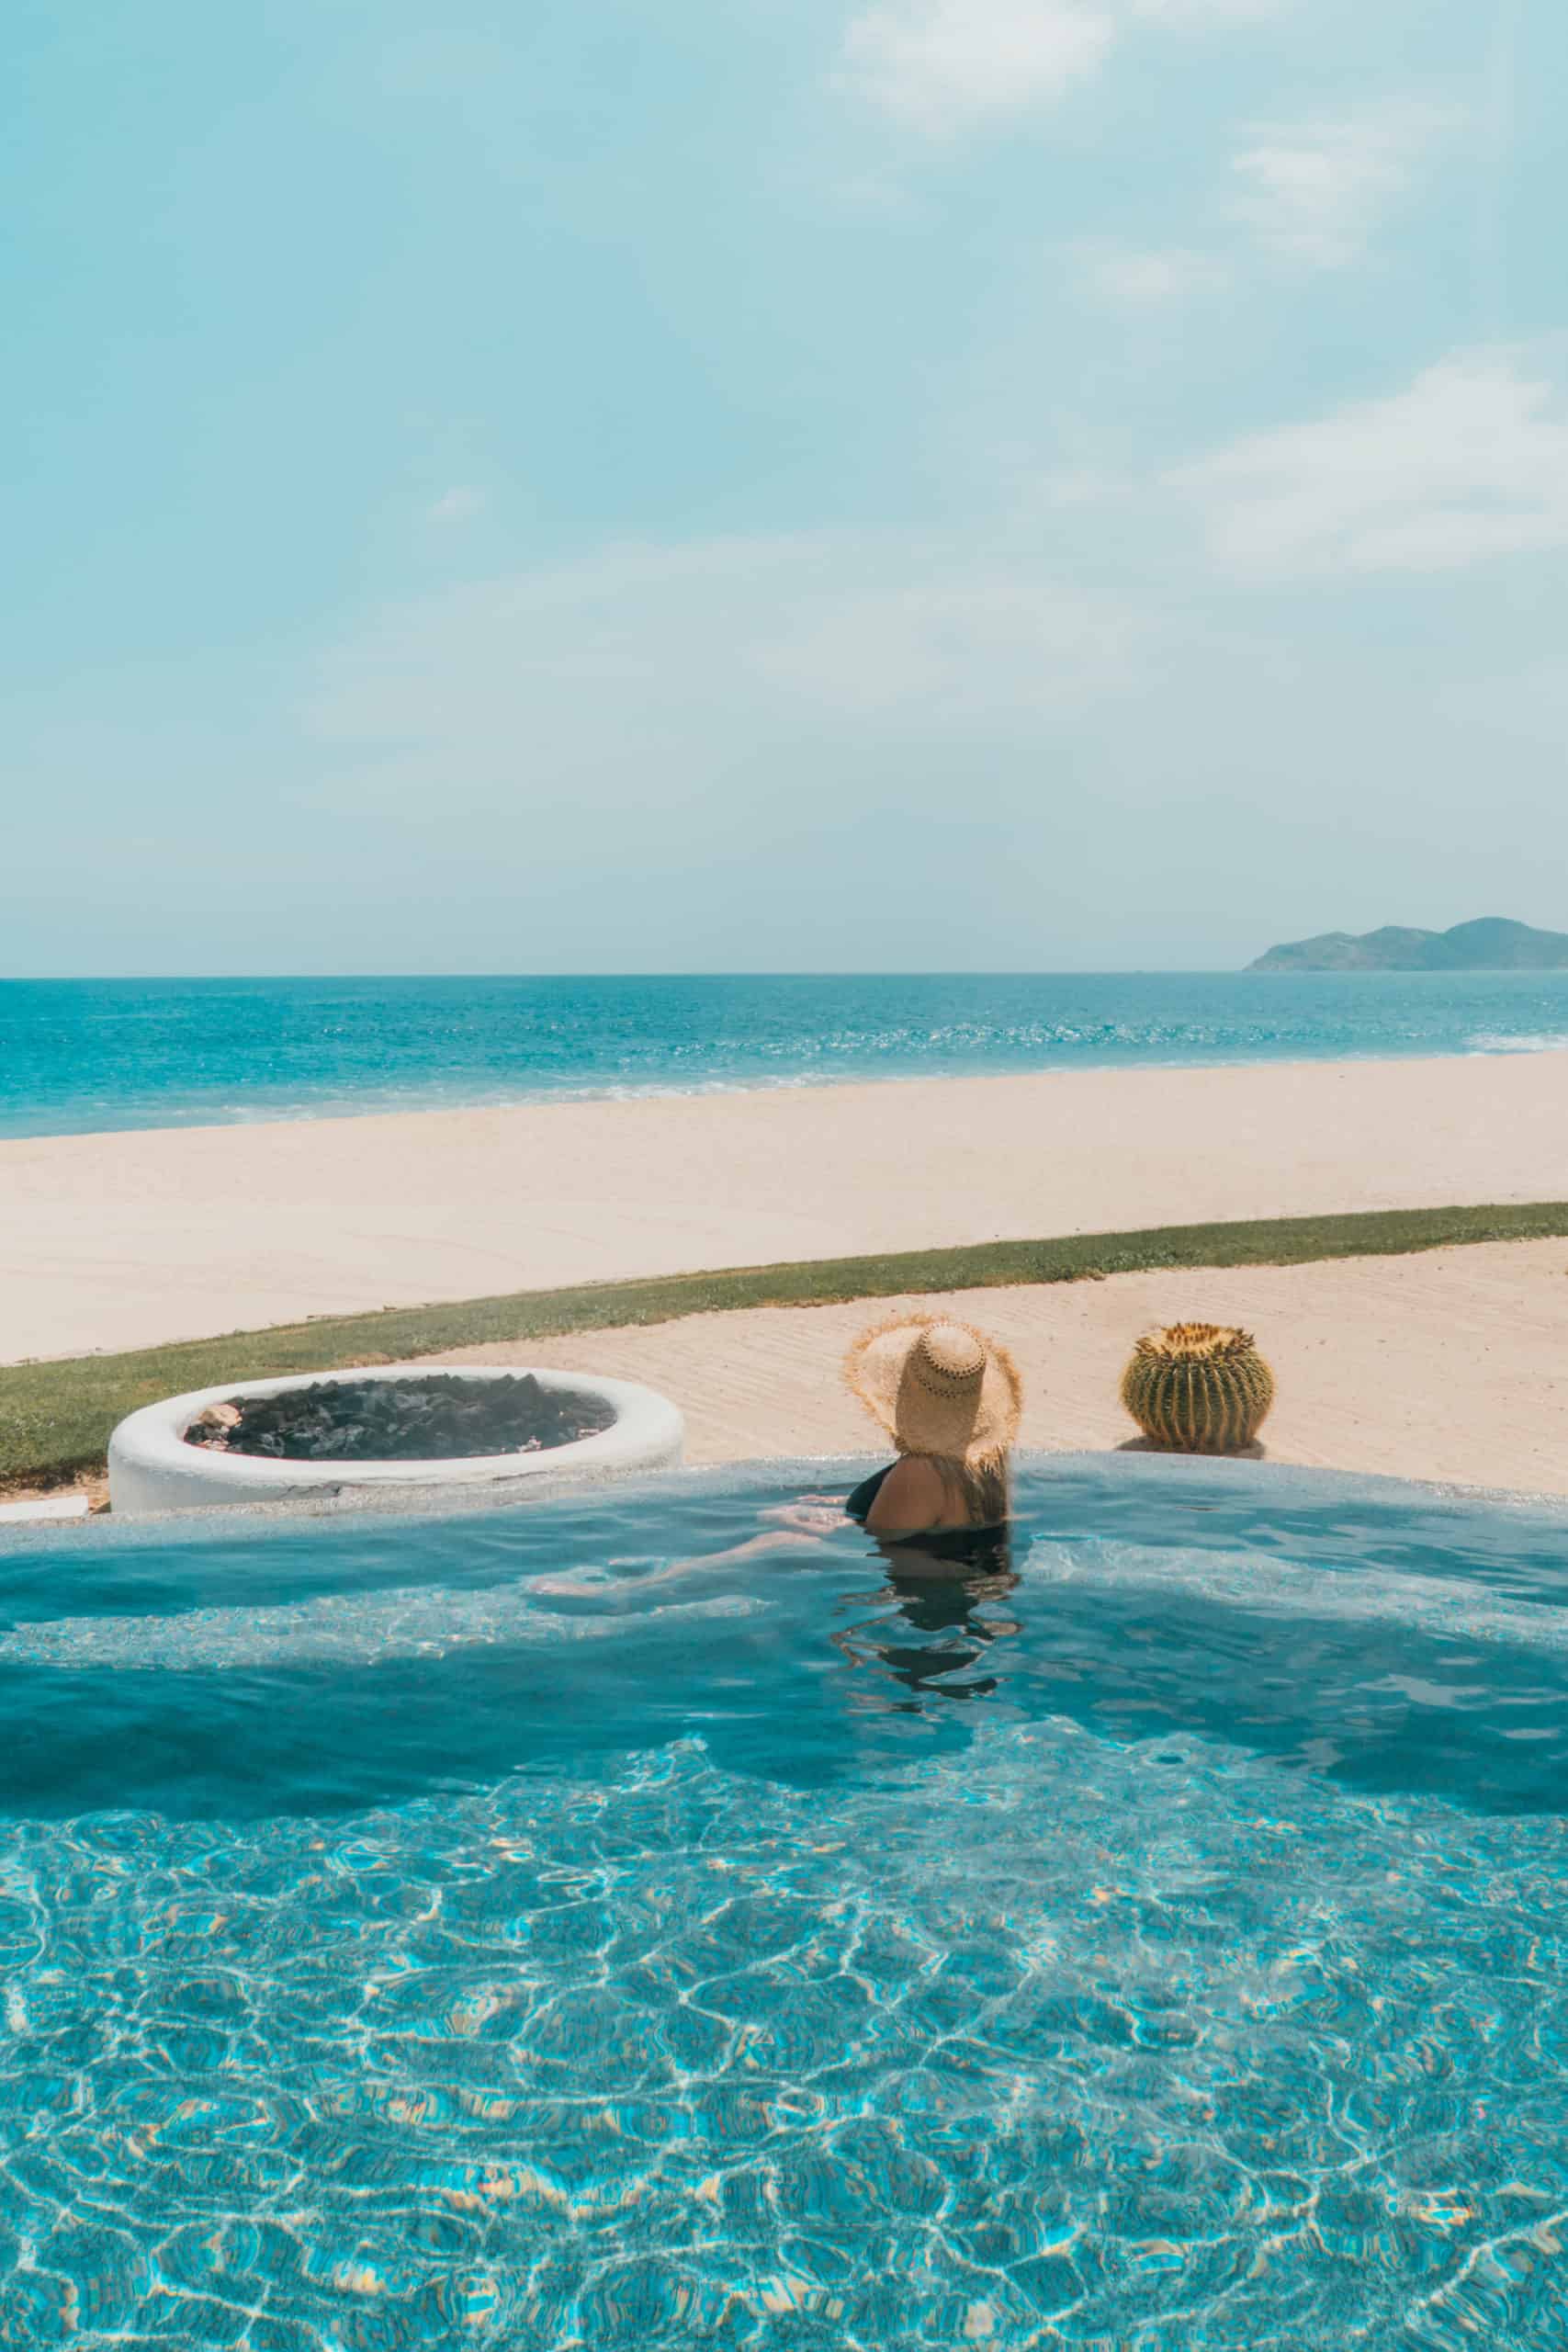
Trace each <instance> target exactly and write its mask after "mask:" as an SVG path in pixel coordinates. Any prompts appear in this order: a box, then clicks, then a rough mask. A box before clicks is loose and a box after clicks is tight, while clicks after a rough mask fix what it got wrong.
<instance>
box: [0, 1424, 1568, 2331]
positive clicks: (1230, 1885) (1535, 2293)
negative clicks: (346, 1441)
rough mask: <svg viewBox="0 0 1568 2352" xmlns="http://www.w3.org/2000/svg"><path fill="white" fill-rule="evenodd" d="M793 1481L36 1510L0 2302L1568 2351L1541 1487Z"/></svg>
mask: <svg viewBox="0 0 1568 2352" xmlns="http://www.w3.org/2000/svg"><path fill="white" fill-rule="evenodd" d="M809 1475H810V1478H811V1482H812V1483H813V1484H816V1483H821V1484H823V1485H824V1486H828V1487H830V1486H831V1485H832V1484H833V1480H832V1477H831V1474H824V1473H822V1472H821V1471H820V1469H815V1470H813V1471H812V1472H811V1473H810V1474H809ZM802 1483H803V1479H802V1478H796V1479H793V1480H784V1479H779V1478H775V1479H774V1480H773V1482H771V1483H770V1484H768V1485H762V1484H759V1483H758V1482H755V1481H752V1482H746V1481H734V1482H715V1481H694V1482H683V1483H682V1484H681V1485H679V1486H677V1487H671V1488H669V1489H666V1490H665V1491H664V1493H663V1494H662V1495H660V1497H658V1498H652V1497H650V1496H649V1494H646V1493H645V1494H643V1495H640V1496H637V1497H626V1498H604V1499H596V1500H593V1501H591V1502H589V1503H583V1504H571V1503H562V1504H551V1505H547V1506H544V1507H543V1508H541V1509H539V1510H533V1511H528V1512H521V1511H519V1512H508V1513H506V1514H503V1515H487V1516H486V1517H484V1518H481V1519H468V1520H459V1521H453V1520H440V1519H431V1520H427V1521H416V1522H412V1523H411V1524H406V1525H405V1524H401V1523H398V1524H389V1523H388V1522H385V1521H360V1520H357V1519H355V1520H352V1521H340V1522H324V1523H320V1524H307V1525H303V1526H297V1527H294V1526H290V1527H284V1526H271V1527H263V1528H260V1529H247V1530H240V1531H223V1532H219V1533H212V1532H205V1531H200V1532H185V1533H182V1534H180V1535H179V1536H178V1537H177V1538H175V1539H171V1538H169V1537H167V1536H164V1535H163V1534H161V1533H158V1532H149V1533H148V1534H147V1535H146V1536H144V1537H141V1538H139V1539H138V1540H137V1541H135V1542H127V1541H124V1540H118V1541H116V1542H113V1543H110V1544H98V1545H94V1544H91V1543H89V1542H88V1541H86V1540H83V1541H81V1542H79V1543H78V1542H76V1541H75V1540H74V1539H73V1540H71V1541H69V1542H67V1543H63V1544H62V1543H61V1542H59V1541H55V1542H52V1543H50V1544H47V1545H45V1544H39V1545H38V1546H37V1547H36V1549H35V1550H34V1551H33V1552H31V1553H28V1552H27V1551H25V1550H22V1549H19V1548H17V1547H15V1546H13V1547H12V1548H11V1549H9V1550H7V1551H4V1552H0V1589H3V1590H4V1593H5V1618H4V1622H5V1623H6V1625H7V1626H8V1627H9V1628H11V1629H12V1630H11V1631H10V1632H9V1633H8V1634H7V1635H6V1637H5V1638H4V1639H3V1640H0V1678H3V1679H0V1734H3V1735H4V1736H3V1739H0V1776H3V1781H0V1785H3V1787H4V1789H5V1792H6V1799H7V1804H8V1810H9V1812H10V1814H11V1815H12V1819H11V1822H10V1826H9V1827H8V1829H7V1830H6V1833H5V1835H4V1838H3V1840H0V1854H3V1857H4V1860H3V1868H0V1971H3V1976H4V1990H5V2005H6V2006H5V2034H4V2039H3V2041H0V2343H15V2344H23V2345H29V2346H31V2345H51V2344H55V2343H62V2344H70V2345H73V2346H93V2347H96V2346H107V2345H109V2344H111V2343H112V2344H114V2345H116V2346H124V2345H128V2344H129V2345H132V2346H136V2345H141V2344H143V2343H145V2344H154V2343H157V2344H165V2345H166V2344H175V2345H178V2346H197V2347H205V2346H220V2345H222V2346H230V2345H232V2346H254V2347H256V2352H273V2347H277V2348H278V2352H285V2348H286V2352H295V2347H301V2348H303V2347H309V2348H310V2352H321V2348H322V2347H331V2348H332V2352H339V2347H341V2348H342V2352H349V2347H362V2346H363V2347H367V2352H368V2348H369V2347H378V2352H379V2347H392V2346H427V2345H428V2346H446V2345H457V2344H467V2343H474V2344H479V2345H484V2344H491V2345H505V2346H520V2347H521V2346H529V2347H532V2346H539V2347H552V2352H553V2347H557V2346H561V2347H564V2346H583V2347H585V2352H598V2348H599V2347H619V2346H682V2347H685V2346H699V2345H706V2344H708V2343H716V2344H720V2345H723V2344H735V2345H759V2346H790V2347H795V2346H813V2347H815V2346H822V2347H827V2346H835V2347H837V2346H865V2347H868V2352H872V2348H873V2347H874V2352H903V2347H906V2346H908V2347H914V2346H920V2347H926V2346H963V2345H967V2344H979V2345H992V2346H1024V2345H1041V2346H1055V2345H1068V2346H1077V2347H1091V2346H1092V2347H1099V2348H1100V2352H1112V2348H1114V2352H1123V2347H1136V2348H1137V2352H1156V2347H1157V2352H1221V2347H1224V2352H1232V2347H1237V2352H1239V2347H1242V2346H1246V2347H1248V2352H1265V2347H1269V2352H1272V2348H1273V2347H1278V2352H1316V2348H1317V2347H1319V2346H1322V2347H1325V2352H1326V2347H1336V2352H1337V2347H1341V2346H1377V2347H1390V2348H1391V2352H1392V2347H1401V2352H1403V2347H1405V2346H1411V2347H1414V2346H1454V2347H1458V2346H1466V2347H1471V2346H1500V2347H1501V2346H1506V2347H1509V2352H1514V2347H1523V2348H1524V2352H1535V2348H1536V2347H1540V2352H1545V2347H1547V2346H1551V2347H1554V2352H1555V2347H1557V2346H1560V2345H1561V2344H1562V2340H1563V2337H1564V2333H1565V2324H1564V2323H1565V2319H1568V2288H1565V2285H1564V2279H1565V2278H1568V2251H1565V2250H1564V2242H1563V2233H1564V2232H1565V2231H1568V2087H1565V2085H1568V2075H1565V2074H1564V2062H1565V2060H1568V1972H1565V1969H1564V1964H1563V1963H1564V1951H1563V1941H1564V1938H1563V1932H1562V1927H1561V1924H1560V1923H1561V1921H1562V1918H1563V1917H1564V1916H1565V1905H1564V1898H1565V1895H1568V1851H1565V1850H1564V1847H1563V1839H1562V1826H1561V1823H1560V1821H1559V1820H1558V1818H1557V1817H1556V1815H1555V1814H1554V1812H1553V1811H1552V1809H1551V1808H1552V1807H1553V1806H1555V1805H1556V1804H1560V1803H1561V1791H1562V1787H1563V1786H1564V1785H1565V1783H1564V1780H1563V1764H1564V1755H1563V1749H1564V1746H1565V1745H1568V1714H1565V1712H1564V1707H1563V1697H1564V1681H1565V1668H1568V1642H1565V1639H1564V1636H1565V1634H1568V1618H1565V1617H1564V1614H1563V1611H1562V1590H1563V1589H1564V1577H1563V1564H1564V1556H1565V1544H1564V1527H1563V1524H1562V1521H1559V1520H1556V1519H1554V1518H1551V1517H1547V1516H1540V1517H1537V1516H1534V1515H1532V1514H1530V1513H1529V1512H1528V1511H1517V1510H1502V1509H1469V1508H1465V1507H1462V1506H1459V1507H1450V1506H1445V1505H1443V1504H1441V1503H1439V1502H1437V1501H1434V1500H1432V1499H1431V1498H1424V1497H1420V1496H1416V1495H1412V1494H1409V1493H1406V1492H1404V1491H1403V1490H1399V1489H1386V1488H1381V1489H1380V1488H1377V1487H1372V1486H1371V1485H1367V1486H1359V1487H1351V1486H1349V1485H1348V1484H1346V1483H1343V1482H1332V1483H1331V1482H1326V1481H1325V1482H1321V1483H1320V1482H1314V1481H1313V1480H1311V1479H1309V1478H1306V1477H1296V1476H1291V1475H1289V1474H1275V1476H1273V1477H1272V1478H1270V1477H1269V1474H1267V1473H1257V1472H1250V1471H1241V1472H1236V1471H1235V1470H1233V1469H1230V1468H1228V1467H1227V1468H1225V1469H1224V1470H1201V1469H1198V1468H1196V1467H1195V1466H1193V1465H1187V1464H1182V1465H1171V1466H1170V1467H1166V1466H1164V1465H1157V1464H1137V1463H1134V1464H1118V1465H1115V1466H1114V1467H1104V1468H1102V1467H1099V1466H1091V1465H1082V1464H1079V1465H1066V1466H1061V1467H1057V1468H1055V1469H1042V1470H1040V1471H1037V1472H1036V1473H1034V1474H1033V1475H1032V1476H1031V1477H1030V1478H1029V1479H1028V1480H1027V1481H1026V1484H1025V1488H1024V1493H1023V1498H1022V1499H1023V1503H1024V1518H1025V1522H1026V1526H1027V1528H1028V1529H1029V1530H1031V1531H1032V1533H1033V1537H1034V1540H1033V1542H1032V1545H1031V1546H1030V1547H1029V1549H1028V1551H1027V1554H1026V1555H1024V1556H1021V1558H1020V1559H1019V1561H1018V1563H1017V1572H1018V1581H1017V1583H1016V1584H1015V1585H1013V1586H1011V1587H1010V1588H1008V1587H1006V1586H1005V1585H1004V1584H1002V1583H1001V1582H999V1581H998V1582H997V1583H994V1584H992V1585H990V1586H988V1587H987V1589H984V1590H982V1591H980V1592H978V1593H970V1594H964V1593H962V1592H958V1591H955V1590H954V1589H953V1588H951V1587H949V1586H944V1585H942V1584H940V1583H933V1582H927V1583H925V1584H923V1585H920V1584H918V1583H917V1582H916V1581H915V1580H914V1579H912V1578H906V1579H904V1580H903V1581H902V1583H901V1584H900V1586H899V1587H898V1588H897V1589H890V1588H889V1585H888V1582H887V1578H886V1571H885V1564H884V1563H882V1562H881V1561H879V1560H877V1559H875V1558H874V1557H872V1556H870V1555H868V1554H867V1551H866V1548H865V1546H864V1545H863V1543H862V1542H861V1541H860V1540H859V1539H858V1538H855V1539H848V1538H844V1537H842V1536H839V1537H835V1538H834V1539H832V1540H831V1542H830V1543H829V1545H828V1546H827V1547H826V1548H824V1549H822V1550H820V1551H808V1550H807V1549H806V1548H804V1547H800V1548H798V1549H797V1550H795V1552H793V1553H789V1552H784V1553H780V1554H778V1555H762V1556H757V1555H748V1556H746V1557H743V1558H741V1559H739V1560H736V1561H733V1562H730V1563H721V1564H719V1565H718V1566H702V1567H697V1568H693V1569H688V1570H686V1571H684V1572H683V1573H682V1574H680V1575H677V1576H674V1577H669V1578H668V1579H660V1581H657V1582H656V1581H654V1579H655V1578H656V1577H660V1568H661V1566H664V1565H666V1564H668V1562H669V1561H670V1560H671V1558H672V1557H678V1556H682V1555H704V1554H708V1553H711V1552H714V1551H716V1550H718V1549H720V1548H721V1547H722V1546H723V1545H726V1544H730V1543H733V1542H737V1541H739V1542H744V1541H746V1540H748V1539H749V1538H750V1537H751V1536H752V1535H754V1534H755V1533H756V1532H757V1530H758V1526H759V1515H760V1513H762V1512H764V1511H765V1510H767V1509H768V1508H769V1507H770V1506H772V1505H774V1504H776V1503H778V1502H780V1501H781V1500H783V1499H784V1498H787V1497H788V1496H791V1495H794V1494H796V1493H798V1492H799V1490H800V1487H801V1485H802ZM839 1483H840V1486H841V1484H842V1481H840V1482H839ZM671 1498H678V1499H671ZM763 1523H764V1524H766V1523H767V1522H763ZM650 1539H657V1540H658V1546H659V1548H658V1550H657V1552H656V1551H654V1550H653V1549H652V1548H651V1544H650ZM634 1544H635V1547H636V1548H635V1550H634V1548H633V1546H634ZM1021 1548H1022V1547H1021ZM264 1589H265V1591H266V1592H267V1593H268V1596H269V1598H268V1600H267V1601H266V1603H265V1604H260V1603H259V1602H258V1600H257V1598H256V1595H257V1594H259V1592H260V1591H262V1590H264ZM67 1606H69V1607H70V1608H71V1609H73V1610H74V1611H78V1612H79V1613H78V1614H76V1615H74V1616H72V1617H67V1616H66V1615H65V1614H64V1611H65V1609H66V1607H67ZM442 1628H445V1630H444V1631H443V1630H441V1629H442ZM465 1757H466V1758H467V1769H465V1761H464V1759H465ZM433 1774H439V1775H440V1776H441V1777H440V1779H439V1781H436V1780H434V1779H433V1777H432V1775H433ZM117 1780H118V1784H119V1785H118V1807H117V1809H115V1810H113V1811H110V1810H107V1797H108V1794H109V1785H110V1783H111V1782H114V1781H117Z"/></svg>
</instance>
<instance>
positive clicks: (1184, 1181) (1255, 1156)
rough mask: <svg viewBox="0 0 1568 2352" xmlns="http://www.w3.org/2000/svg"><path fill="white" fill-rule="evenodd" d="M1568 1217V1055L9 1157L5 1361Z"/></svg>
mask: <svg viewBox="0 0 1568 2352" xmlns="http://www.w3.org/2000/svg"><path fill="white" fill-rule="evenodd" d="M1564 1193H1568V1054H1565V1053H1560V1052H1552V1053H1542V1054H1538V1055H1520V1056H1515V1057H1484V1056H1475V1057H1461V1058H1451V1059H1445V1060H1430V1061H1411V1062H1359V1063H1294V1064H1274V1065H1269V1066H1258V1065H1254V1066H1250V1067H1247V1068H1245V1069H1166V1070H1160V1069H1145V1070H1083V1071H1073V1072H1051V1073H1048V1074H1044V1075H1041V1076H1034V1077H1021V1078H1013V1077H1009V1078H990V1079H942V1080H919V1081H918V1082H914V1083H908V1084H905V1083H898V1084H887V1085H882V1086H853V1087H823V1088H819V1089H780V1090H778V1091H773V1092H769V1093H755V1094H728V1095H706V1096H694V1097H678V1098H677V1097H665V1098H659V1099H645V1100H642V1101H637V1102H619V1103H557V1104H547V1105H536V1106H530V1107H524V1108H520V1109H513V1110H490V1111H459V1112H426V1113H420V1114H408V1115H405V1116H397V1117H378V1118H356V1119H338V1120H311V1121H299V1122H297V1123H292V1124H288V1123H285V1124H278V1125H254V1126H234V1127H206V1128H186V1129H169V1130H165V1131H162V1132H158V1133H146V1134H133V1135H107V1136H50V1137H45V1138H43V1139H40V1140H32V1141H11V1142H5V1143H0V1361H3V1362H15V1361H17V1359H19V1358H22V1357H26V1356H69V1355H74V1354H78V1353H84V1352H86V1351H89V1350H93V1349H119V1348H131V1347H141V1346H150V1345H152V1344H155V1343H157V1342H159V1341H162V1340H175V1339H189V1338H201V1337H205V1336H208V1335H210V1334H212V1333H216V1332H221V1331H230V1330H237V1329H252V1328H255V1327H258V1326H262V1325H265V1324H269V1323H279V1322H288V1321H293V1320H296V1319H298V1318H299V1317H304V1316H307V1315H323V1314H334V1313H351V1312H355V1311H357V1310H360V1309H364V1308H370V1307H378V1306H410V1305H417V1304H419V1303H421V1302H423V1301H425V1300H434V1299H454V1298H469V1297H476V1296H480V1295H486V1294H489V1293H493V1292H502V1291H513V1290H529V1289H536V1288H546V1287H549V1286H551V1285H554V1284H562V1283H579V1282H596V1281H613V1280H615V1279H617V1278H620V1277H625V1276H635V1275H646V1274H657V1273H675V1272H692V1271H695V1270H697V1269H699V1268H705V1267H718V1266H727V1265H728V1266H734V1265H746V1264H756V1263H763V1262H771V1261H778V1260H784V1259H804V1258H825V1257H837V1256H846V1255H855V1254H862V1253H869V1252H874V1251H880V1250H912V1249H921V1248H929V1247H934V1246H941V1245H944V1244H950V1243H962V1242H974V1241H987V1240H991V1239H995V1238H1020V1237H1025V1236H1045V1235H1052V1234H1065V1233H1073V1232H1096V1231H1100V1232H1103V1231H1109V1230H1112V1229H1116V1228H1129V1227H1145V1226H1153V1225H1184V1224H1192V1223H1198V1222H1203V1221H1207V1220H1209V1219H1214V1218H1239V1217H1264V1216H1297V1215H1303V1216H1304V1215H1312V1214H1318V1213H1329V1212H1334V1211H1348V1210H1355V1209H1368V1208H1406V1207H1422V1206H1436V1205H1439V1204H1462V1203H1480V1202H1488V1201H1529V1200H1547V1199H1553V1198H1556V1197H1559V1196H1560V1195H1562V1194H1564Z"/></svg>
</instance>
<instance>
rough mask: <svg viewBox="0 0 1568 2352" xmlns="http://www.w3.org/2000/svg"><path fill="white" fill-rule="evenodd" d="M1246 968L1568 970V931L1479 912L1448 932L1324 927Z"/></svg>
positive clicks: (1272, 949) (1393, 926)
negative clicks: (1358, 933) (1357, 933)
mask: <svg viewBox="0 0 1568 2352" xmlns="http://www.w3.org/2000/svg"><path fill="white" fill-rule="evenodd" d="M1247 970H1248V971H1249V972H1568V932H1563V931H1532V930H1531V928H1530V926H1529V923H1528V922H1506V920H1505V918H1504V917H1503V916H1501V915H1483V916H1482V917H1481V919H1480V920H1479V921H1478V922H1456V923H1455V925H1454V927H1453V929H1452V930H1451V931H1403V930H1401V929H1400V927H1399V926H1398V925H1397V924H1396V923H1389V924H1386V925H1385V926H1384V928H1383V929H1382V931H1369V932H1365V933H1362V935H1361V936H1360V937H1359V939H1358V938H1356V937H1354V936H1353V935H1352V934H1351V933H1349V932H1348V931H1325V933H1323V935H1322V937H1321V938H1319V939H1293V940H1291V941H1290V942H1288V943H1287V944H1285V945H1284V946H1282V947H1270V949H1269V953H1268V954H1267V955H1266V956H1259V957H1258V961H1257V962H1256V963H1255V964H1249V965H1248V966H1247Z"/></svg>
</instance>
